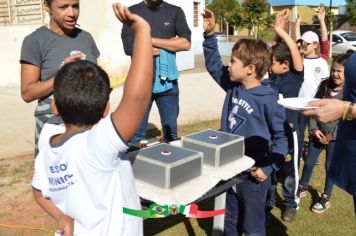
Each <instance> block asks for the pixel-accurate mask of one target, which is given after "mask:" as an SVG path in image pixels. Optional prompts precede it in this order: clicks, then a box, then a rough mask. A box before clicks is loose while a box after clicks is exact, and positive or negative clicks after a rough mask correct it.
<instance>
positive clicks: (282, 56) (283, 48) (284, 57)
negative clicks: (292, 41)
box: [272, 42, 293, 69]
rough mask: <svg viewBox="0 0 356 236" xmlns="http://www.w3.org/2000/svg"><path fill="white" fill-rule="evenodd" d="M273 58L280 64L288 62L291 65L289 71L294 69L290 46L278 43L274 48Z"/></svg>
mask: <svg viewBox="0 0 356 236" xmlns="http://www.w3.org/2000/svg"><path fill="white" fill-rule="evenodd" d="M272 56H273V57H274V58H275V60H276V61H277V62H279V63H281V64H282V63H284V62H285V61H287V62H288V63H289V69H292V68H293V60H292V54H291V53H290V50H289V48H288V46H287V45H286V44H285V43H281V42H278V43H276V44H275V45H273V46H272Z"/></svg>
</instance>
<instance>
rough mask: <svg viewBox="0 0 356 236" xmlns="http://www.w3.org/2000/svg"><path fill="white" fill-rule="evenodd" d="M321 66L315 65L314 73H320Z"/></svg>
mask: <svg viewBox="0 0 356 236" xmlns="http://www.w3.org/2000/svg"><path fill="white" fill-rule="evenodd" d="M320 72H321V68H320V67H319V66H317V67H315V70H314V73H316V74H320Z"/></svg>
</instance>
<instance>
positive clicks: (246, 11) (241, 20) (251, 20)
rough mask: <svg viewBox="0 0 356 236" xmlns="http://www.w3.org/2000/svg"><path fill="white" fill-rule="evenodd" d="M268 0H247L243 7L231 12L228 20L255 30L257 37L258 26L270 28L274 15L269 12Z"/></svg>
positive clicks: (237, 25)
mask: <svg viewBox="0 0 356 236" xmlns="http://www.w3.org/2000/svg"><path fill="white" fill-rule="evenodd" d="M268 6H269V5H268V2H267V0H245V1H244V2H243V4H242V6H241V7H239V8H235V9H234V11H232V12H229V14H228V17H227V19H228V22H229V23H230V24H232V25H233V26H235V27H238V28H247V29H249V30H250V31H253V32H254V35H255V37H256V38H257V33H258V28H259V27H261V26H262V27H265V28H269V27H270V26H271V25H272V23H273V20H274V16H273V15H272V16H271V15H269V14H268V11H267V9H268Z"/></svg>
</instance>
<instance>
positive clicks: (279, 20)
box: [274, 9, 290, 30]
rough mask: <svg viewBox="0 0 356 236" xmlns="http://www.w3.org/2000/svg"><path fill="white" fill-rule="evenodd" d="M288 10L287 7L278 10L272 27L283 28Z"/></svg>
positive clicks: (287, 18)
mask: <svg viewBox="0 0 356 236" xmlns="http://www.w3.org/2000/svg"><path fill="white" fill-rule="evenodd" d="M289 13H290V12H289V10H288V9H283V10H282V11H280V12H278V15H277V17H276V21H275V22H274V29H275V30H278V29H283V30H284V28H285V26H286V24H287V23H288V20H289Z"/></svg>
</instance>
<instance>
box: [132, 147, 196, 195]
mask: <svg viewBox="0 0 356 236" xmlns="http://www.w3.org/2000/svg"><path fill="white" fill-rule="evenodd" d="M164 151H169V152H170V155H164V154H163V153H162V152H164ZM129 157H130V158H131V159H132V158H133V159H134V160H133V164H132V168H133V173H134V176H135V178H137V179H139V180H141V181H144V182H147V183H150V184H152V185H155V186H157V187H160V188H165V189H170V188H173V187H176V186H178V185H180V184H183V183H185V182H187V181H189V180H191V179H193V178H196V177H199V176H200V175H201V172H202V168H203V153H201V152H196V151H193V150H188V149H185V148H181V147H177V146H173V145H170V144H166V143H162V144H158V145H155V146H152V147H147V148H143V149H141V150H139V151H136V153H133V154H131V155H130V154H129Z"/></svg>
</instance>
